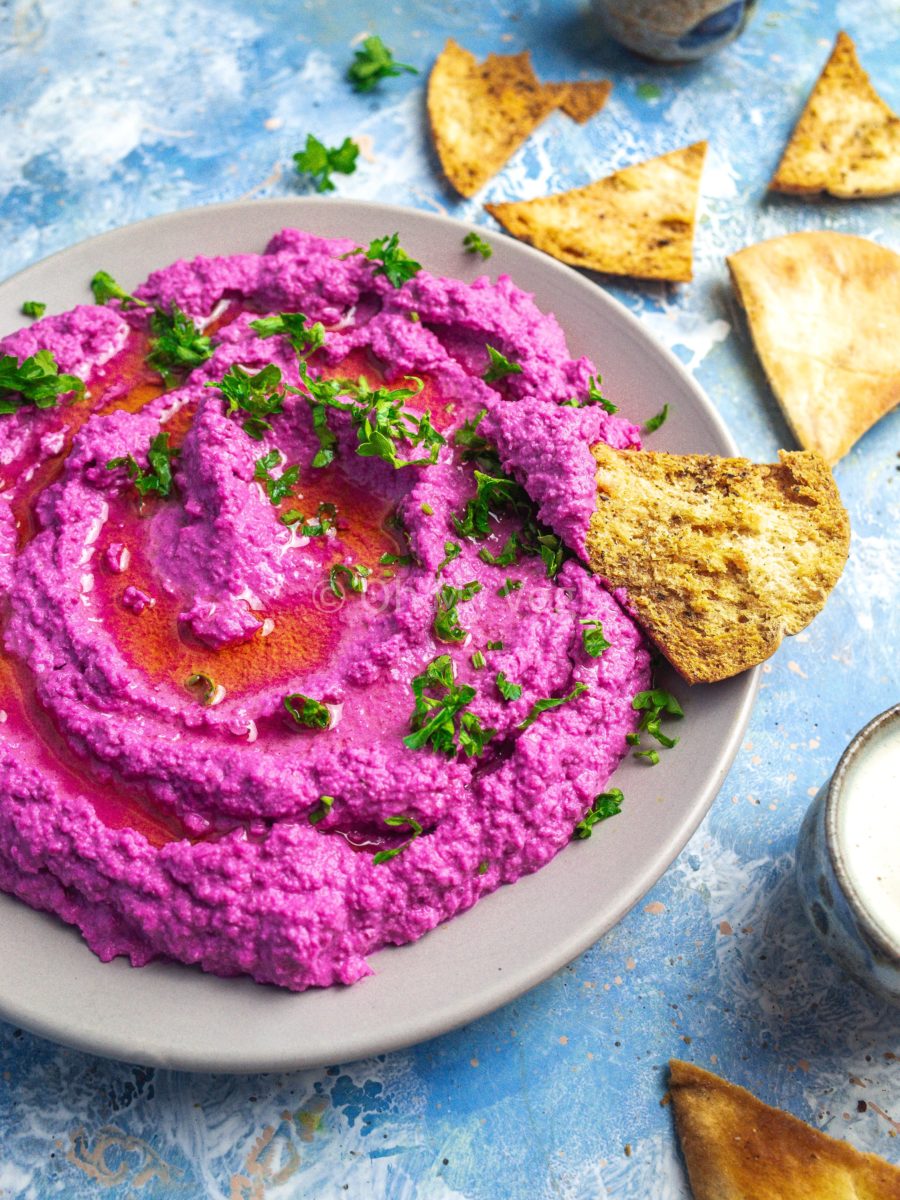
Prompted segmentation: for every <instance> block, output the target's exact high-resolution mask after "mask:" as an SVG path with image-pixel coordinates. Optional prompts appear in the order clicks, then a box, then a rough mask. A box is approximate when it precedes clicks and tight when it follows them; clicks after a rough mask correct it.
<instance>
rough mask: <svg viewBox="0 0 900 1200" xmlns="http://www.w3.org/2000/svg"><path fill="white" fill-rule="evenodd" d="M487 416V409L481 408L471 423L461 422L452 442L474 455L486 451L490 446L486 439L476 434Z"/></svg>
mask: <svg viewBox="0 0 900 1200" xmlns="http://www.w3.org/2000/svg"><path fill="white" fill-rule="evenodd" d="M486 416H487V409H486V408H482V409H481V410H480V412H477V413H476V414H475V416H474V417H473V418H472V420H471V421H463V423H462V425H460V427H459V429H457V431H456V433H455V434H454V435H453V441H454V442H455V443H456V445H457V446H464V447H465V448H466V450H468V451H471V452H472V453H474V454H480V453H482V451H484V450H487V449H488V448H489V446H490V443H489V442H488V440H487V438H483V437H482V436H481V434H480V433H479V432H478V426H479V425H480V424H481V422H482V421H483V420H484V418H485V417H486Z"/></svg>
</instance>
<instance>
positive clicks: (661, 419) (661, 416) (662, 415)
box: [644, 404, 669, 433]
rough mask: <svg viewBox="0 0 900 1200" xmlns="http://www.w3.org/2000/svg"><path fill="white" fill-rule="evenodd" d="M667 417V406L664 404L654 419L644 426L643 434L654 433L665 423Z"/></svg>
mask: <svg viewBox="0 0 900 1200" xmlns="http://www.w3.org/2000/svg"><path fill="white" fill-rule="evenodd" d="M668 415H669V406H668V404H664V405H663V406H662V408H661V409H660V410H659V412H658V413H657V414H656V416H655V417H651V418H650V420H649V421H647V422H646V424H645V425H644V433H655V432H656V431H657V429H659V427H660V425H662V424H664V423H665V419H666V417H667V416H668Z"/></svg>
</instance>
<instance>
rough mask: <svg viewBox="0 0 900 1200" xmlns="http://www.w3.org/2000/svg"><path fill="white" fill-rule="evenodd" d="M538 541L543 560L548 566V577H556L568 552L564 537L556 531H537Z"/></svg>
mask: <svg viewBox="0 0 900 1200" xmlns="http://www.w3.org/2000/svg"><path fill="white" fill-rule="evenodd" d="M536 541H537V547H538V553H539V554H540V556H541V561H542V562H543V564H544V566H545V567H546V568H547V578H548V579H555V578H556V576H557V574H558V572H559V568H560V567H561V566H562V564H563V558H564V557H565V553H566V551H565V547H564V546H563V542H562V538H561V537H559V536H558V535H557V534H555V533H537V534H536Z"/></svg>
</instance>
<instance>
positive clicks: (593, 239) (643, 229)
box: [485, 142, 706, 282]
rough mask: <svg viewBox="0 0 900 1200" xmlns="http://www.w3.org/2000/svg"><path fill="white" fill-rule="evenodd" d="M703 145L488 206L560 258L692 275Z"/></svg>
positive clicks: (666, 275) (660, 275) (610, 268)
mask: <svg viewBox="0 0 900 1200" xmlns="http://www.w3.org/2000/svg"><path fill="white" fill-rule="evenodd" d="M705 155H706V142H695V143H694V144H693V145H692V146H685V147H683V148H682V149H680V150H673V151H672V152H671V153H670V154H663V155H662V156H660V157H659V158H652V159H649V160H648V161H647V162H642V163H636V164H635V165H634V166H631V167H625V168H624V169H623V170H621V171H616V172H615V174H613V175H608V176H607V177H606V178H605V179H599V180H597V181H596V182H595V183H589V184H588V185H587V186H586V187H580V188H573V189H572V190H571V191H567V192H559V193H557V194H556V195H553V196H542V197H540V198H539V199H537V200H519V201H514V202H510V203H507V204H486V205H485V208H486V209H487V210H488V212H489V213H490V214H491V215H492V216H494V217H496V219H497V220H498V221H499V222H500V224H501V225H504V226H505V227H506V228H507V229H508V230H509V232H510V233H511V234H513V235H514V236H515V237H517V238H520V239H521V240H522V241H525V242H530V243H531V244H532V245H533V246H536V247H537V248H538V249H539V250H543V251H545V252H546V253H547V254H551V255H552V256H553V257H554V258H558V259H559V260H560V261H561V262H565V263H571V264H572V266H576V267H588V268H589V269H590V270H593V271H605V272H607V273H609V274H611V275H633V276H635V277H636V278H639V279H673V280H676V281H679V282H685V281H687V280H689V279H690V278H691V276H692V270H693V239H694V221H695V215H696V209H697V197H698V195H699V191H700V175H701V172H702V170H703V160H704V158H705Z"/></svg>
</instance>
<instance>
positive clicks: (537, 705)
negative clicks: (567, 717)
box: [518, 683, 588, 729]
mask: <svg viewBox="0 0 900 1200" xmlns="http://www.w3.org/2000/svg"><path fill="white" fill-rule="evenodd" d="M587 690H588V686H587V684H586V683H576V684H575V686H574V687H573V688H572V690H571V692H569V694H568V695H567V696H560V697H558V698H554V697H552V696H551V697H548V698H547V699H546V700H535V702H534V704H532V706H531V712H530V713H529V714H528V716H527V717H526V718H525V720H524V721H520V723H519V725H518V728H519V729H528V727H529V726H530V725H533V724H534V723H535V721H536V720H537V719H538V717H539V716H540V715H541V713H545V712H547V711H548V710H549V709H551V708H559V706H560V705H561V704H568V703H569V701H570V700H574V699H575V697H576V696H580V695H581V694H582V692H586V691H587Z"/></svg>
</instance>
